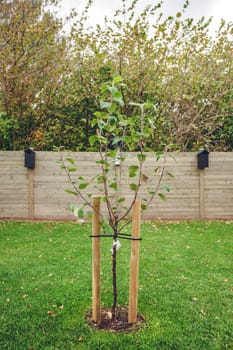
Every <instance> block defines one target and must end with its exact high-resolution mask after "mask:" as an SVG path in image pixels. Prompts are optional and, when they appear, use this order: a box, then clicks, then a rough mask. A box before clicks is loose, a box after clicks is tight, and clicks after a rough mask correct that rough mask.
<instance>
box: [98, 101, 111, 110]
mask: <svg viewBox="0 0 233 350" xmlns="http://www.w3.org/2000/svg"><path fill="white" fill-rule="evenodd" d="M111 107H112V103H111V102H106V101H100V108H101V109H108V108H111Z"/></svg>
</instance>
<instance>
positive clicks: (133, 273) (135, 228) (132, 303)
mask: <svg viewBox="0 0 233 350" xmlns="http://www.w3.org/2000/svg"><path fill="white" fill-rule="evenodd" d="M132 215H133V216H132V238H140V222H141V202H140V200H138V199H137V200H136V201H135V203H134V206H133V214H132ZM139 247H140V241H139V240H132V243H131V259H130V287H129V313H128V322H129V323H135V322H136V321H137V302H138V272H139Z"/></svg>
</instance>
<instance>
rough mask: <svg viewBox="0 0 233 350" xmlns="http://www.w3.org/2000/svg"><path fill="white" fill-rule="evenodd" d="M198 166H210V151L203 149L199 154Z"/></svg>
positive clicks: (201, 167) (203, 167) (199, 167)
mask: <svg viewBox="0 0 233 350" xmlns="http://www.w3.org/2000/svg"><path fill="white" fill-rule="evenodd" d="M197 166H198V169H205V168H208V167H209V152H208V151H207V150H202V151H200V152H198V154H197Z"/></svg>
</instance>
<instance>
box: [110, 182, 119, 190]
mask: <svg viewBox="0 0 233 350" xmlns="http://www.w3.org/2000/svg"><path fill="white" fill-rule="evenodd" d="M109 187H111V188H113V189H114V190H115V191H116V190H117V187H118V186H117V182H116V181H114V182H112V183H111V184H110V185H109Z"/></svg>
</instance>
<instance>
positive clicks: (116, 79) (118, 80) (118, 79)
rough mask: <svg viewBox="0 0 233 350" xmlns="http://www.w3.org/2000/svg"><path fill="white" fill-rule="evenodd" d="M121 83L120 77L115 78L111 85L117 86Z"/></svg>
mask: <svg viewBox="0 0 233 350" xmlns="http://www.w3.org/2000/svg"><path fill="white" fill-rule="evenodd" d="M122 81H123V78H122V77H120V76H117V77H115V78H114V79H113V81H112V82H113V84H118V83H121V82H122Z"/></svg>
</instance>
